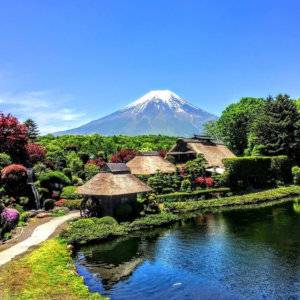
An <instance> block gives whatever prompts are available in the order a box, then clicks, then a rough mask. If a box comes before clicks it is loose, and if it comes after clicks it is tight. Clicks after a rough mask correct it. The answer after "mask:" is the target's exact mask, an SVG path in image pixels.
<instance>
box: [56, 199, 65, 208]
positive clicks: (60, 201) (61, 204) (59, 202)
mask: <svg viewBox="0 0 300 300" xmlns="http://www.w3.org/2000/svg"><path fill="white" fill-rule="evenodd" d="M64 203H65V199H59V200H58V201H56V202H55V203H54V205H55V206H58V207H61V206H63V205H64Z"/></svg>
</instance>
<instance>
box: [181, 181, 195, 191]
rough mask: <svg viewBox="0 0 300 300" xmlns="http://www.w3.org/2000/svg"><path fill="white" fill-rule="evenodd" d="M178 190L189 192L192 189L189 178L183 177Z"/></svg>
mask: <svg viewBox="0 0 300 300" xmlns="http://www.w3.org/2000/svg"><path fill="white" fill-rule="evenodd" d="M180 190H181V191H182V192H191V191H192V184H191V181H190V180H189V179H184V180H182V181H181V186H180Z"/></svg>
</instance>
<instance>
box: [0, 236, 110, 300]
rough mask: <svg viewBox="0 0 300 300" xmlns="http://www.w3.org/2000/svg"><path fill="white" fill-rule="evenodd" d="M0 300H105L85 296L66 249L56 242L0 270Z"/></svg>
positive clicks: (85, 291) (90, 295) (86, 294)
mask: <svg viewBox="0 0 300 300" xmlns="http://www.w3.org/2000/svg"><path fill="white" fill-rule="evenodd" d="M0 299H3V300H12V299H13V300H41V299H43V300H48V299H49V300H50V299H51V300H52V299H55V300H60V299H61V300H81V299H82V300H83V299H93V300H96V299H105V298H103V297H101V296H100V295H99V294H91V293H89V291H88V289H87V287H86V286H85V285H84V283H83V280H82V278H81V277H79V276H78V275H77V273H76V271H75V267H74V264H73V261H72V258H71V257H70V253H69V251H68V249H67V246H66V244H65V243H64V242H62V241H61V240H60V239H58V238H56V239H52V240H49V241H47V242H45V243H43V244H42V245H41V246H40V247H39V248H37V249H35V250H33V251H32V252H30V253H29V254H28V255H26V256H25V257H22V258H18V259H15V260H14V261H12V262H11V263H9V264H7V265H6V266H4V267H3V268H2V269H1V270H0Z"/></svg>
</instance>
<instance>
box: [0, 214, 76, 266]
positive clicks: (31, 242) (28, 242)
mask: <svg viewBox="0 0 300 300" xmlns="http://www.w3.org/2000/svg"><path fill="white" fill-rule="evenodd" d="M79 216H80V213H79V212H72V213H70V214H68V215H65V216H62V217H56V218H53V219H51V220H50V221H48V222H46V223H44V224H42V225H39V226H37V227H36V228H35V229H34V231H33V232H32V234H31V235H30V236H29V237H28V238H26V239H25V240H23V241H21V242H19V243H17V244H15V245H13V246H11V247H10V248H7V249H5V250H3V251H1V252H0V266H3V265H4V264H6V263H8V262H9V261H10V260H12V259H13V258H14V257H16V256H17V255H20V254H22V253H24V252H26V251H27V250H28V249H29V248H30V247H32V246H36V245H38V244H40V243H42V242H44V241H45V240H47V239H48V238H49V237H50V236H51V235H52V234H53V233H54V232H55V231H56V229H57V228H58V227H60V226H61V225H62V224H64V223H65V222H66V221H69V220H71V219H75V218H78V217H79Z"/></svg>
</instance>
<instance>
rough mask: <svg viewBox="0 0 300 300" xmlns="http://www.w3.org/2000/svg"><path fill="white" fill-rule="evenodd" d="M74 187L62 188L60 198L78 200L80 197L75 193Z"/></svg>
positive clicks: (75, 188)
mask: <svg viewBox="0 0 300 300" xmlns="http://www.w3.org/2000/svg"><path fill="white" fill-rule="evenodd" d="M76 190H77V187H76V186H66V187H64V188H63V190H62V193H61V197H62V198H64V199H80V198H81V196H80V195H79V194H78V193H77V192H76Z"/></svg>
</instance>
